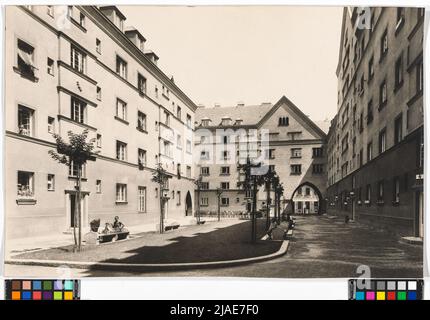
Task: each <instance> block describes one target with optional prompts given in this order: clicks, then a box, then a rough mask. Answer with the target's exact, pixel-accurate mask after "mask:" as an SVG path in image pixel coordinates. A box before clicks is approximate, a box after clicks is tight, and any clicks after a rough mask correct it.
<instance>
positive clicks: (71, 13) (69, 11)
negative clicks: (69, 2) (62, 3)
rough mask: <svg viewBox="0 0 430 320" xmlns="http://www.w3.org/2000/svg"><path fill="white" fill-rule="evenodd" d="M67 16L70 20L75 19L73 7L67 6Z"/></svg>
mask: <svg viewBox="0 0 430 320" xmlns="http://www.w3.org/2000/svg"><path fill="white" fill-rule="evenodd" d="M67 16H68V17H69V18H71V17H73V6H67Z"/></svg>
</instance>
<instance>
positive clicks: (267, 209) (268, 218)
mask: <svg viewBox="0 0 430 320" xmlns="http://www.w3.org/2000/svg"><path fill="white" fill-rule="evenodd" d="M266 192H267V194H266V230H269V227H270V182H269V183H267V184H266Z"/></svg>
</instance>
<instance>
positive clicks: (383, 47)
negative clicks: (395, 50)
mask: <svg viewBox="0 0 430 320" xmlns="http://www.w3.org/2000/svg"><path fill="white" fill-rule="evenodd" d="M387 52H388V33H387V29H385V31H384V33H383V34H382V37H381V59H380V60H381V61H382V59H383V58H384V57H385V55H386V54H387Z"/></svg>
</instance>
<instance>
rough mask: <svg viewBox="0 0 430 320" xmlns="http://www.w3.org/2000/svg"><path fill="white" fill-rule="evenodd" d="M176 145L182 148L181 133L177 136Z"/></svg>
mask: <svg viewBox="0 0 430 320" xmlns="http://www.w3.org/2000/svg"><path fill="white" fill-rule="evenodd" d="M176 147H177V148H178V149H182V136H181V135H180V134H178V135H177V136H176Z"/></svg>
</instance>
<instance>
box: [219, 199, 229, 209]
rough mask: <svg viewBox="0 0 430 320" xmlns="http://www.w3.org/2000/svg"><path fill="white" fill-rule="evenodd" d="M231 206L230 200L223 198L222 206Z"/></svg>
mask: <svg viewBox="0 0 430 320" xmlns="http://www.w3.org/2000/svg"><path fill="white" fill-rule="evenodd" d="M229 205H230V198H221V206H223V207H228V206H229Z"/></svg>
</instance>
